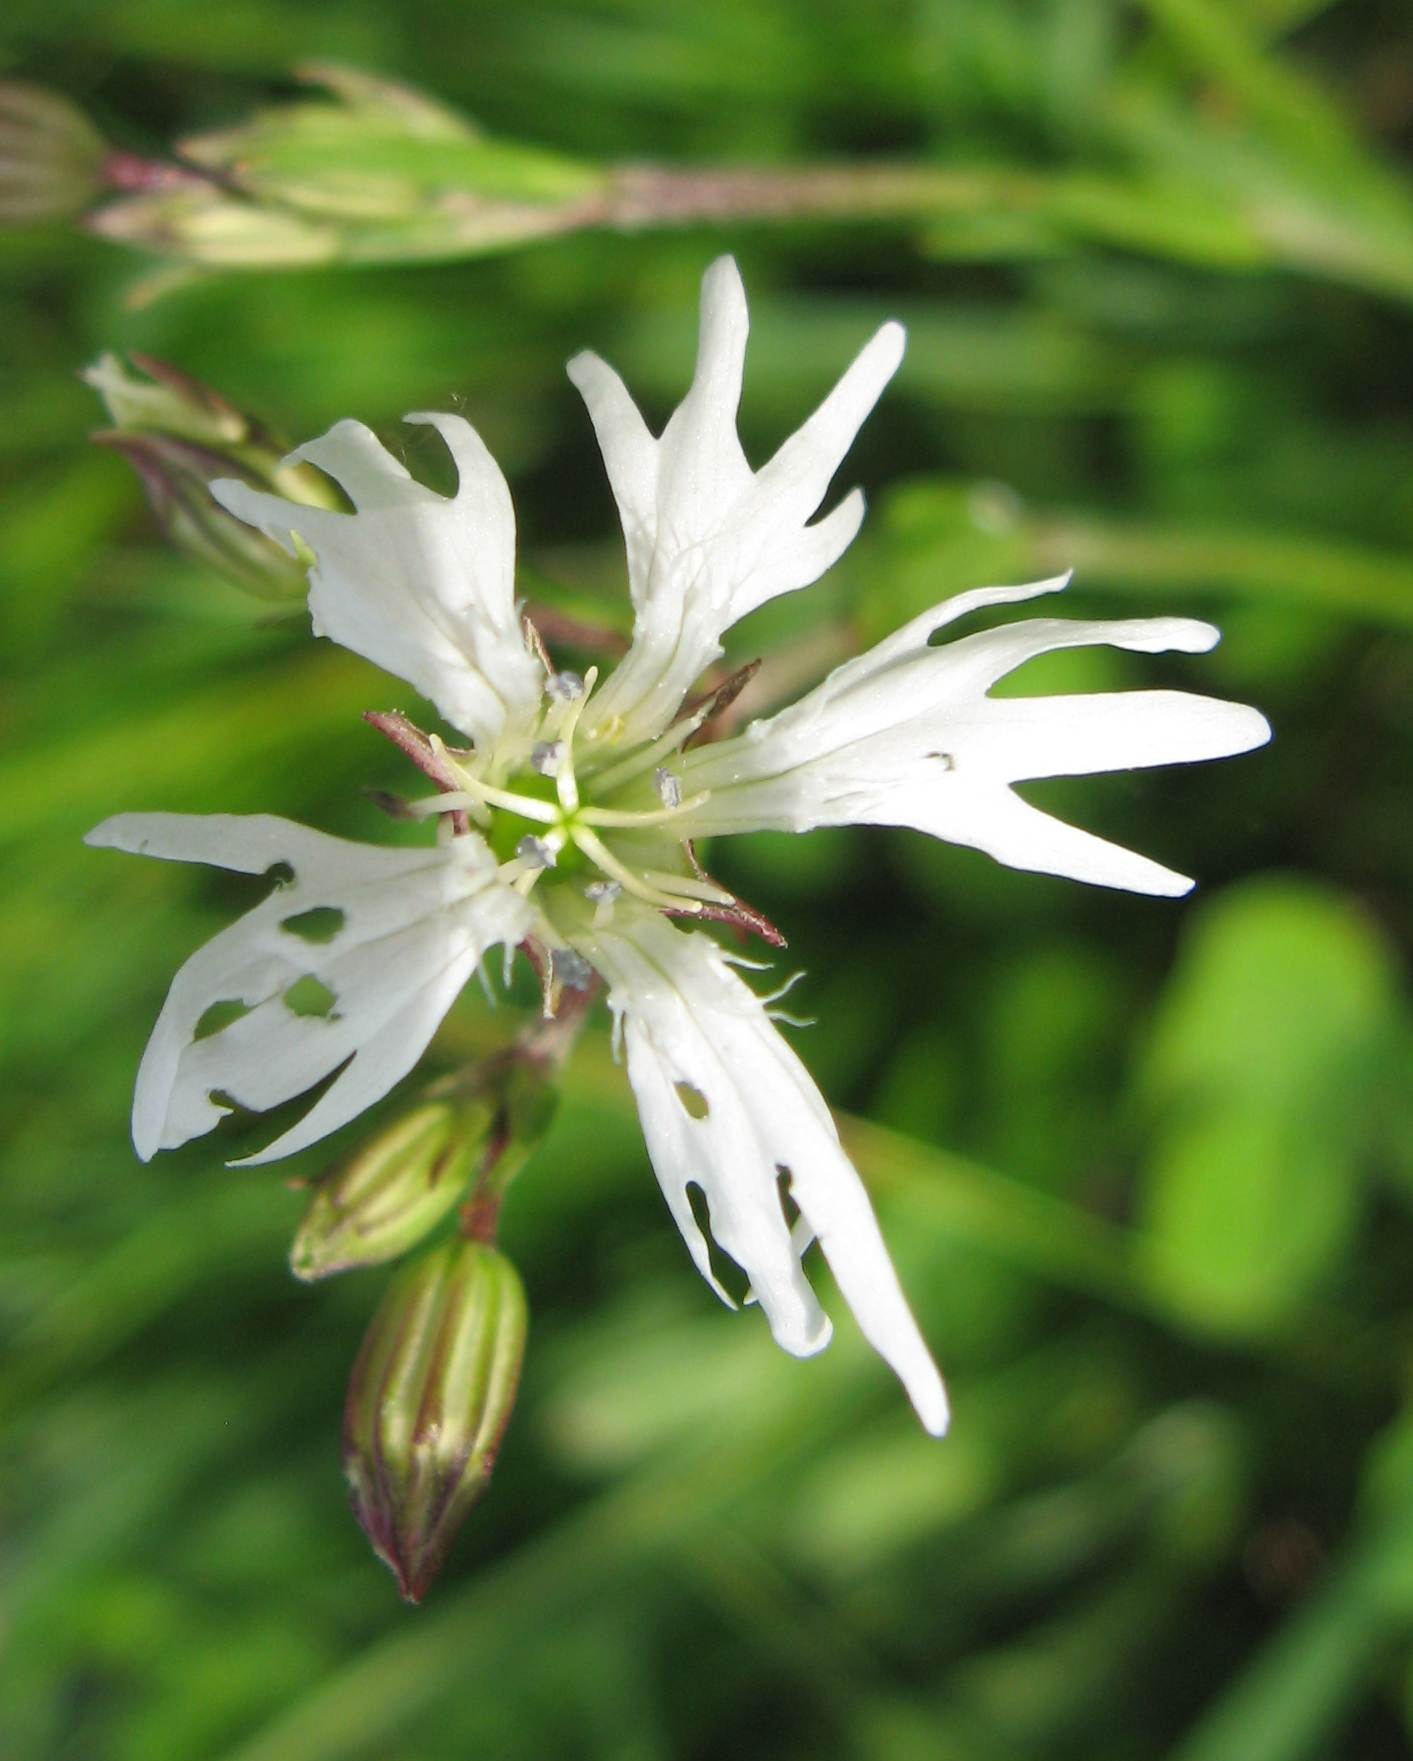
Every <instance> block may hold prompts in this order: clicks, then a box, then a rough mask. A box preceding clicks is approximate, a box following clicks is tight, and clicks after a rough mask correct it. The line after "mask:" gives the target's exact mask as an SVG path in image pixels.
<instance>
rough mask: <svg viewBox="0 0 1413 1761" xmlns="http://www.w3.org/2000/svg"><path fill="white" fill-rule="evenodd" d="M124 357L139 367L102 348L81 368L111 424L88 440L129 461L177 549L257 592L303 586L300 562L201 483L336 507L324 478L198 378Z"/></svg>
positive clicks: (281, 594)
mask: <svg viewBox="0 0 1413 1761" xmlns="http://www.w3.org/2000/svg"><path fill="white" fill-rule="evenodd" d="M132 363H133V366H135V367H136V368H137V369H138V371H137V372H133V371H132V370H131V369H130V368H129V367H128V366H126V365H125V364H124V363H123V362H122V361H121V360H120V359H119V358H118V356H116V355H112V354H107V355H103V356H100V358H99V359H98V360H97V361H95V362H94V363H93V365H92V366H91V367H88V368H85V370H84V372H83V374H82V375H81V377H82V378H83V380H84V382H85V383H86V384H88V385H90V386H92V387H93V389H94V390H95V391H96V392H97V393H98V394H99V396H100V397H101V398H102V399H103V401H104V403H105V404H106V405H107V407H108V414H109V416H110V417H111V418H112V421H113V423H114V424H115V426H114V427H112V428H109V429H104V430H103V431H102V432H100V433H98V434H95V435H94V437H93V438H94V440H95V441H96V442H97V444H98V445H99V446H106V447H108V448H110V449H111V450H112V451H114V452H118V453H121V454H122V455H123V457H124V458H126V459H127V460H128V462H129V464H131V465H132V466H133V468H134V470H136V472H137V473H138V475H139V477H140V478H141V479H142V485H143V488H144V489H145V490H146V492H147V499H148V501H149V503H150V504H151V507H152V511H153V513H154V514H155V515H156V516H157V521H158V524H159V525H160V526H161V528H162V531H163V533H164V534H165V536H166V537H167V538H168V540H169V541H170V542H171V543H173V544H174V545H176V547H177V548H178V549H179V550H183V551H185V552H186V553H187V554H188V555H189V556H193V557H195V558H196V559H197V560H198V561H199V562H203V563H207V564H209V565H210V566H211V567H212V568H214V569H216V570H218V571H219V572H220V573H221V574H223V575H225V576H226V577H227V579H228V580H231V581H233V582H234V583H235V584H236V586H238V587H242V588H244V589H245V590H246V591H247V592H249V593H253V594H255V595H256V596H257V597H259V598H261V599H284V600H288V599H291V598H293V597H295V596H297V595H299V594H302V593H303V591H304V585H305V565H304V564H303V563H302V562H300V561H299V560H298V559H297V558H295V557H292V556H290V555H289V554H288V553H287V552H286V551H285V550H284V549H282V548H281V546H280V545H278V544H276V543H275V542H274V541H273V540H272V539H269V538H267V537H266V536H265V535H264V533H263V532H257V531H256V530H255V529H254V527H252V526H247V525H246V524H245V522H244V521H242V520H237V519H236V518H235V517H234V515H232V514H228V513H227V512H226V510H225V509H224V508H223V507H221V506H220V504H219V503H218V502H216V501H215V500H214V499H213V498H212V495H211V492H210V490H209V488H208V487H207V485H208V484H209V483H210V482H211V480H212V478H215V477H238V478H241V479H242V480H244V481H245V482H247V483H251V484H253V485H254V486H255V487H256V488H258V489H274V490H276V491H278V492H279V493H280V494H282V495H285V496H288V497H290V498H291V499H292V500H294V501H297V502H300V503H302V504H303V505H305V506H308V507H324V508H332V507H337V506H338V499H337V496H336V495H335V493H334V491H333V489H332V487H331V486H330V484H329V483H328V481H327V479H326V478H324V477H323V476H322V475H321V474H320V473H319V472H318V471H316V470H315V469H314V468H313V467H312V466H310V465H304V464H298V465H287V464H285V463H284V462H283V461H284V454H285V452H286V450H287V449H286V448H285V446H284V444H283V442H281V441H280V440H278V439H277V438H276V436H275V435H273V434H272V433H271V432H270V431H269V430H268V429H267V428H265V427H264V425H263V424H262V423H260V422H259V421H257V420H256V419H255V418H254V417H253V416H250V415H247V414H246V413H245V411H243V410H239V409H237V408H236V406H235V405H234V404H231V403H228V402H227V401H226V400H225V398H223V397H221V396H220V395H219V393H217V392H214V391H212V390H211V388H210V387H209V386H206V385H203V384H202V383H201V382H200V380H197V379H193V378H192V377H191V376H190V375H189V374H186V373H182V372H179V371H178V370H177V369H176V368H175V367H169V366H168V365H167V364H166V363H165V362H163V361H157V360H153V359H152V358H151V357H150V356H148V355H133V356H132Z"/></svg>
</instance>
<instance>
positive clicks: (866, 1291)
mask: <svg viewBox="0 0 1413 1761" xmlns="http://www.w3.org/2000/svg"><path fill="white" fill-rule="evenodd" d="M575 941H576V944H577V946H578V947H579V948H580V950H581V951H582V952H583V953H584V954H585V955H586V956H587V957H588V958H589V959H590V960H592V961H593V962H594V964H595V965H596V966H597V967H598V968H599V970H600V971H601V972H602V973H603V975H604V977H605V978H606V979H607V980H608V984H609V987H610V988H609V1003H610V1006H611V1008H612V1009H613V1011H614V1014H615V1017H616V1018H617V1021H618V1024H619V1027H620V1029H621V1032H622V1040H623V1045H624V1048H625V1051H626V1055H627V1064H628V1080H629V1082H630V1083H631V1084H632V1087H633V1092H634V1095H635V1096H636V1098H637V1102H638V1111H639V1114H640V1116H641V1118H642V1122H643V1135H644V1137H645V1138H646V1140H647V1146H648V1154H649V1156H650V1157H651V1159H652V1164H653V1168H654V1170H655V1171H656V1174H657V1178H658V1182H659V1184H660V1185H661V1187H662V1190H663V1193H664V1195H665V1197H666V1199H667V1203H668V1206H669V1207H670V1209H671V1211H672V1215H673V1218H674V1219H675V1221H676V1223H677V1226H678V1228H679V1229H680V1230H681V1231H682V1234H683V1237H684V1238H685V1240H686V1242H687V1246H688V1248H689V1250H690V1252H691V1255H692V1258H693V1259H694V1260H695V1262H696V1264H697V1267H698V1269H699V1270H700V1272H701V1273H702V1275H703V1277H705V1278H706V1279H707V1280H708V1282H709V1283H710V1284H711V1285H712V1287H713V1288H714V1289H715V1290H716V1291H717V1292H718V1294H719V1295H722V1296H723V1298H725V1293H724V1292H723V1291H722V1290H721V1286H720V1284H719V1283H718V1281H717V1280H716V1278H715V1276H714V1275H713V1273H712V1269H711V1260H710V1253H709V1249H708V1245H707V1242H706V1239H705V1238H704V1236H703V1234H702V1231H701V1229H700V1228H699V1227H698V1224H697V1221H696V1218H695V1217H694V1215H693V1212H692V1206H691V1199H690V1190H691V1188H692V1187H694V1186H695V1187H697V1188H698V1189H699V1190H700V1192H701V1194H702V1196H703V1198H704V1200H705V1203H706V1209H707V1213H708V1215H709V1218H710V1224H711V1232H712V1235H713V1236H714V1237H715V1239H716V1241H717V1242H718V1243H719V1244H720V1246H721V1247H722V1248H723V1249H724V1250H725V1251H726V1252H727V1253H728V1254H729V1255H730V1256H731V1258H732V1259H733V1260H735V1261H736V1262H737V1264H738V1265H739V1266H740V1267H741V1268H742V1269H743V1270H744V1271H745V1273H746V1274H747V1276H748V1277H749V1279H750V1282H751V1292H752V1295H753V1296H754V1297H755V1298H756V1300H758V1301H759V1303H760V1306H761V1308H762V1310H763V1311H764V1313H765V1315H766V1317H767V1319H768V1320H769V1322H770V1326H771V1330H772V1332H773V1333H774V1335H775V1338H776V1340H777V1341H778V1342H779V1344H780V1345H782V1346H783V1347H784V1348H785V1350H787V1351H790V1352H794V1353H795V1354H796V1355H797V1356H806V1355H809V1354H811V1353H813V1352H816V1351H819V1350H821V1349H822V1348H823V1347H824V1346H825V1345H826V1344H827V1343H828V1341H829V1334H830V1328H829V1322H828V1321H827V1320H826V1319H825V1317H824V1315H823V1313H822V1312H821V1310H820V1308H819V1305H818V1303H817V1302H816V1300H815V1297H814V1293H813V1292H812V1291H811V1289H810V1287H809V1284H808V1282H807V1280H806V1278H805V1275H804V1271H803V1269H802V1266H801V1263H800V1262H801V1256H802V1255H803V1253H804V1252H805V1251H806V1250H807V1249H808V1247H809V1245H810V1243H811V1241H812V1240H814V1239H818V1241H819V1243H820V1246H821V1248H822V1249H823V1252H824V1256H825V1258H826V1260H827V1261H828V1262H829V1266H830V1269H831V1270H832V1271H833V1273H834V1276H835V1278H836V1280H837V1281H838V1284H839V1288H840V1290H841V1292H842V1293H843V1295H844V1298H845V1300H846V1301H847V1302H848V1304H849V1306H850V1308H851V1309H852V1310H853V1313H854V1316H855V1318H856V1319H857V1321H858V1323H859V1327H860V1329H861V1330H862V1332H863V1333H864V1335H865V1337H866V1338H867V1339H868V1340H869V1342H870V1343H871V1344H872V1345H873V1347H874V1348H875V1350H877V1351H878V1353H879V1354H880V1355H881V1356H882V1357H883V1358H884V1359H885V1361H886V1362H887V1363H888V1364H890V1365H891V1366H892V1368H893V1370H894V1371H895V1372H896V1373H897V1375H898V1377H899V1378H900V1380H901V1381H902V1383H903V1385H904V1387H905V1388H906V1389H907V1391H908V1394H909V1397H910V1398H911V1400H912V1402H913V1405H914V1406H915V1407H916V1408H917V1412H918V1416H919V1417H920V1418H921V1420H922V1422H923V1424H924V1425H925V1426H926V1427H927V1429H928V1430H929V1431H931V1432H933V1433H934V1434H935V1435H938V1436H940V1435H941V1434H942V1432H943V1431H945V1429H946V1427H947V1399H946V1394H945V1392H944V1389H943V1386H942V1379H941V1377H940V1375H939V1374H938V1372H937V1367H936V1365H935V1364H934V1363H933V1361H932V1357H931V1354H930V1353H929V1352H928V1349H927V1346H926V1345H925V1343H924V1342H923V1339H922V1335H921V1334H920V1333H919V1331H918V1327H917V1323H916V1321H915V1320H914V1319H913V1316H912V1313H911V1311H910V1309H909V1308H908V1305H907V1301H906V1299H905V1298H904V1296H903V1293H902V1290H901V1288H900V1287H899V1284H898V1279H897V1275H896V1274H895V1272H894V1270H893V1267H892V1264H891V1262H890V1260H889V1258H888V1253H887V1249H886V1248H885V1247H884V1245H883V1239H882V1236H881V1235H880V1233H879V1229H878V1223H877V1221H876V1219H875V1218H874V1215H873V1210H872V1207H871V1206H870V1204H869V1201H868V1197H867V1194H866V1193H865V1191H864V1188H863V1183H862V1182H861V1181H860V1179H859V1176H858V1174H857V1172H856V1171H855V1169H854V1167H853V1165H852V1163H851V1162H850V1161H849V1159H848V1157H847V1156H846V1155H845V1153H844V1150H843V1148H842V1146H841V1145H840V1142H839V1136H838V1133H837V1131H836V1130H835V1128H834V1122H833V1120H832V1119H831V1118H830V1116H829V1110H828V1108H827V1107H826V1106H825V1104H824V1101H823V1099H822V1098H821V1096H820V1093H819V1090H818V1089H817V1088H816V1087H815V1085H814V1083H813V1082H812V1081H811V1080H810V1077H809V1074H808V1072H807V1071H806V1070H805V1068H804V1066H803V1065H802V1064H801V1063H800V1061H799V1059H798V1058H797V1057H796V1056H795V1054H794V1052H792V1051H791V1049H790V1048H789V1046H787V1045H786V1043H785V1041H784V1040H783V1039H782V1038H781V1037H780V1035H779V1033H778V1032H777V1031H776V1029H775V1027H774V1025H773V1024H772V1023H771V1021H770V1018H769V1016H768V1015H767V1013H766V1010H765V1006H764V1005H763V1003H762V1002H761V1001H760V999H759V998H757V997H756V996H755V995H754V994H753V993H752V992H751V991H750V990H749V989H748V988H747V987H746V985H745V984H743V983H742V981H741V980H740V979H739V978H738V977H737V976H736V974H735V973H734V972H732V971H731V968H730V966H729V964H728V962H727V959H726V957H725V955H724V954H723V952H722V950H721V949H720V948H718V947H717V946H716V944H715V943H714V942H712V941H711V940H710V938H709V937H707V936H705V935H702V934H699V933H696V932H687V933H684V932H683V931H681V930H677V929H674V928H673V927H672V926H671V925H670V924H669V923H667V922H666V920H665V919H663V918H661V917H658V916H655V915H651V914H648V913H639V912H635V911H632V910H629V909H626V908H622V907H620V909H619V911H618V913H617V915H616V917H615V919H614V922H613V924H612V925H611V926H610V927H608V928H601V929H589V928H583V929H581V930H580V932H579V933H576V935H575ZM782 1177H783V1178H784V1180H785V1181H786V1182H787V1183H788V1190H789V1194H790V1197H791V1198H792V1199H793V1201H794V1203H795V1204H796V1205H797V1206H798V1208H799V1212H800V1217H799V1220H798V1221H797V1222H796V1224H795V1226H794V1228H793V1230H792V1228H791V1225H790V1223H789V1221H788V1220H787V1218H786V1214H785V1210H784V1208H783V1204H782V1199H781V1181H782Z"/></svg>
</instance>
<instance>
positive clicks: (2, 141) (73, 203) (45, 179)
mask: <svg viewBox="0 0 1413 1761" xmlns="http://www.w3.org/2000/svg"><path fill="white" fill-rule="evenodd" d="M107 153H108V147H107V143H106V142H105V141H104V139H103V137H102V135H100V134H99V133H98V131H97V129H96V128H94V126H93V124H92V123H91V122H90V121H89V120H88V118H87V117H86V116H85V115H84V114H83V112H82V111H81V110H79V109H77V108H76V107H75V106H74V105H73V104H71V103H70V102H69V101H68V99H67V98H61V97H60V96H59V95H58V94H57V93H56V92H46V91H45V90H43V88H42V87H39V86H30V85H22V84H20V83H19V82H18V81H15V80H0V224H4V225H10V226H26V225H31V224H35V223H38V222H42V221H46V220H68V219H70V218H72V216H73V215H75V214H79V213H81V212H82V211H83V210H84V209H85V208H87V207H89V206H90V205H91V204H92V203H93V201H94V200H95V199H96V198H97V196H98V194H99V192H100V189H101V188H102V184H103V162H104V159H105V158H106V157H107Z"/></svg>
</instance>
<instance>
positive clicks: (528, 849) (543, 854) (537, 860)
mask: <svg viewBox="0 0 1413 1761" xmlns="http://www.w3.org/2000/svg"><path fill="white" fill-rule="evenodd" d="M515 854H516V855H517V856H518V857H519V858H520V860H521V861H522V862H523V863H524V864H525V865H526V866H527V867H528V868H553V867H554V865H555V863H556V861H557V860H558V858H559V847H558V846H557V845H555V844H553V843H551V842H550V840H549V839H547V838H537V837H535V836H534V835H533V834H532V833H528V832H527V833H526V835H525V836H524V837H523V838H521V840H520V842H519V843H518V844H517V845H516V846H515Z"/></svg>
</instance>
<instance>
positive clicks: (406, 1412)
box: [343, 1241, 527, 1602]
mask: <svg viewBox="0 0 1413 1761" xmlns="http://www.w3.org/2000/svg"><path fill="white" fill-rule="evenodd" d="M526 1319H527V1314H526V1305H525V1292H524V1289H523V1287H522V1285H521V1283H520V1278H519V1275H518V1274H517V1273H516V1270H515V1268H514V1267H513V1266H512V1265H511V1264H510V1262H509V1260H507V1259H506V1258H505V1256H504V1255H503V1254H501V1253H499V1252H498V1251H497V1250H496V1249H495V1248H493V1247H490V1246H488V1245H487V1244H486V1243H484V1242H479V1241H454V1242H450V1243H448V1244H447V1246H445V1247H442V1248H438V1249H437V1250H436V1251H435V1252H433V1253H429V1254H427V1255H425V1256H424V1257H423V1258H421V1259H419V1260H417V1261H415V1262H414V1263H413V1264H412V1265H410V1266H407V1267H405V1268H404V1269H403V1270H402V1271H400V1272H399V1273H398V1275H397V1276H396V1277H395V1278H394V1279H393V1281H392V1283H391V1285H390V1286H389V1287H388V1291H387V1294H386V1295H385V1296H384V1298H383V1301H382V1303H381V1305H380V1306H379V1309H378V1312H377V1314H376V1315H374V1317H373V1323H372V1325H371V1326H370V1327H369V1329H368V1333H367V1336H366V1337H365V1339H364V1341H363V1348H362V1350H361V1351H360V1352H359V1354H358V1361H357V1363H356V1364H355V1365H354V1368H353V1376H352V1379H351V1380H350V1382H349V1389H348V1404H347V1407H346V1408H345V1412H344V1438H343V1465H344V1473H345V1474H346V1476H347V1478H348V1483H349V1488H350V1492H351V1495H352V1502H353V1510H354V1514H355V1516H356V1517H357V1518H358V1521H359V1523H360V1525H361V1526H362V1529H363V1532H364V1534H366V1535H367V1537H368V1539H369V1541H370V1542H371V1543H372V1546H373V1550H374V1552H375V1553H377V1555H378V1557H379V1558H380V1559H382V1560H383V1561H384V1562H385V1563H386V1564H387V1565H389V1566H390V1567H391V1568H392V1571H393V1573H394V1575H395V1576H396V1578H397V1581H398V1587H399V1588H400V1589H401V1591H402V1594H403V1596H404V1597H405V1598H406V1599H407V1600H408V1601H409V1602H419V1601H421V1599H422V1597H423V1595H424V1594H425V1592H426V1590H427V1588H428V1586H429V1585H430V1584H431V1582H432V1580H433V1579H434V1578H435V1577H436V1575H437V1573H438V1572H439V1571H440V1569H441V1566H442V1562H443V1561H444V1560H445V1558H446V1555H447V1551H448V1549H449V1547H450V1546H451V1543H452V1540H453V1539H454V1537H455V1535H456V1533H457V1531H458V1529H459V1528H460V1527H461V1524H462V1523H463V1522H464V1521H465V1518H466V1515H467V1512H468V1511H469V1510H470V1508H471V1506H472V1504H473V1503H474V1502H475V1501H476V1499H477V1498H478V1497H479V1495H480V1494H481V1492H482V1491H483V1490H484V1488H485V1485H486V1482H487V1481H488V1480H489V1478H490V1474H491V1468H492V1466H493V1465H494V1462H495V1457H496V1451H497V1450H498V1448H499V1446H500V1441H501V1437H502V1435H503V1433H504V1431H505V1427H506V1424H507V1423H508V1422H509V1419H510V1413H511V1409H512V1407H513V1406H514V1403H515V1392H516V1388H517V1386H518V1383H519V1380H520V1363H521V1358H522V1357H523V1355H524V1350H525V1329H526Z"/></svg>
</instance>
